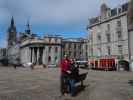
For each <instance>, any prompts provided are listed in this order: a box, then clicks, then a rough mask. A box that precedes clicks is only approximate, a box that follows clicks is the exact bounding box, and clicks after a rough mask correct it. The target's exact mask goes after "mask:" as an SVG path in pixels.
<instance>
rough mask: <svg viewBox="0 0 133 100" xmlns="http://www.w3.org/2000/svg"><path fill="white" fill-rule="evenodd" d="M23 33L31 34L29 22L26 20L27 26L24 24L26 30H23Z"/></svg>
mask: <svg viewBox="0 0 133 100" xmlns="http://www.w3.org/2000/svg"><path fill="white" fill-rule="evenodd" d="M25 32H26V33H27V34H31V29H30V24H29V20H27V24H26V30H25Z"/></svg>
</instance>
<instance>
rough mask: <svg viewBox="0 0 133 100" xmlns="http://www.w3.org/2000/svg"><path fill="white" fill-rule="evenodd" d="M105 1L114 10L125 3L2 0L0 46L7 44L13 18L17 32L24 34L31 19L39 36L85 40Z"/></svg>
mask: <svg viewBox="0 0 133 100" xmlns="http://www.w3.org/2000/svg"><path fill="white" fill-rule="evenodd" d="M103 2H105V3H107V5H108V6H109V7H111V8H112V7H116V6H118V5H120V4H122V3H124V2H126V0H0V43H1V44H0V47H1V46H4V45H5V43H6V42H5V39H6V35H7V34H6V31H7V28H8V26H9V25H10V19H11V16H13V17H14V19H15V24H16V26H17V32H20V31H21V32H23V31H24V30H25V24H26V22H27V20H29V21H30V24H31V28H32V32H33V33H37V34H39V35H43V34H44V33H50V34H60V35H63V36H65V37H85V36H87V31H86V26H87V24H88V18H91V17H94V16H97V15H98V14H99V10H100V8H99V7H100V5H101V3H103Z"/></svg>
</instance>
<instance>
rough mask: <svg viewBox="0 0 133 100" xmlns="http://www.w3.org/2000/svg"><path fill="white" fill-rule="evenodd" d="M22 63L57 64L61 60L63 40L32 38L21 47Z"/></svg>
mask: <svg viewBox="0 0 133 100" xmlns="http://www.w3.org/2000/svg"><path fill="white" fill-rule="evenodd" d="M20 59H21V63H27V62H32V63H34V64H46V65H48V64H57V63H58V62H59V61H60V59H61V38H60V37H54V36H45V37H44V38H43V39H40V38H32V39H27V40H25V41H22V43H21V45H20Z"/></svg>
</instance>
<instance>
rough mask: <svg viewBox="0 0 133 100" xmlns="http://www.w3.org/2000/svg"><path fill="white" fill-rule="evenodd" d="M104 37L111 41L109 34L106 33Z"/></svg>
mask: <svg viewBox="0 0 133 100" xmlns="http://www.w3.org/2000/svg"><path fill="white" fill-rule="evenodd" d="M106 37H107V42H111V37H110V34H106Z"/></svg>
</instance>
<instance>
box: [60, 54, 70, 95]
mask: <svg viewBox="0 0 133 100" xmlns="http://www.w3.org/2000/svg"><path fill="white" fill-rule="evenodd" d="M60 69H61V78H60V80H61V85H60V86H61V87H60V89H61V94H62V95H66V93H67V92H68V88H69V87H68V84H69V79H68V74H70V73H71V72H70V60H69V58H68V55H65V56H64V58H63V59H62V60H61V62H60Z"/></svg>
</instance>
